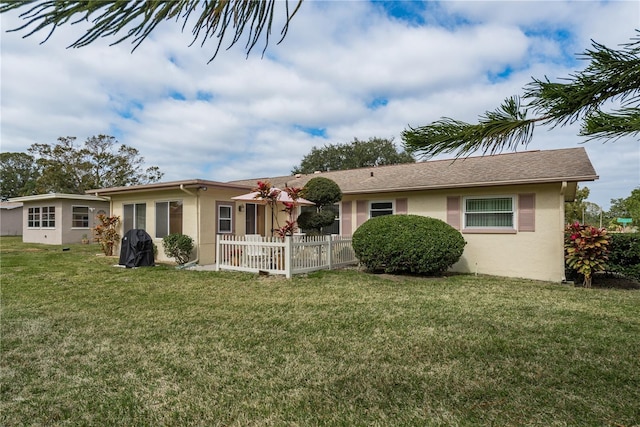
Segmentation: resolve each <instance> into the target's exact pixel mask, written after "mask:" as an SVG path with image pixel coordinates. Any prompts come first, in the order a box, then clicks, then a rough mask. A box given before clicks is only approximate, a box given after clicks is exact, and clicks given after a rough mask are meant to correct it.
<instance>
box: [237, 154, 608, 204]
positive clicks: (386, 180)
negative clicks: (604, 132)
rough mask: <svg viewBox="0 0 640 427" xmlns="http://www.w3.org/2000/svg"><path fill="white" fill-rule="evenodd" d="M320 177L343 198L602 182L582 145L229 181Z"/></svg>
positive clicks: (281, 182) (293, 183) (300, 181)
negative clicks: (354, 195) (366, 194)
mask: <svg viewBox="0 0 640 427" xmlns="http://www.w3.org/2000/svg"><path fill="white" fill-rule="evenodd" d="M317 176H322V177H325V178H329V179H331V180H333V181H334V182H335V183H336V184H338V186H340V189H341V190H342V192H343V193H344V194H358V193H380V192H391V191H407V190H426V189H438V188H461V187H484V186H494V185H513V184H530V183H551V182H563V181H567V182H580V181H594V180H596V179H598V175H596V171H595V170H594V168H593V165H592V164H591V161H590V160H589V157H588V155H587V152H586V150H585V149H584V148H582V147H579V148H566V149H558V150H544V151H525V152H520V153H508V154H497V155H491V156H480V157H466V158H459V159H456V160H432V161H426V162H417V163H406V164H400V165H390V166H378V167H366V168H360V169H349V170H341V171H329V172H322V173H320V174H317V173H316V174H308V175H296V176H279V177H261V178H254V179H245V180H239V181H231V182H230V183H233V184H240V185H249V186H255V185H256V182H257V181H258V180H263V181H264V180H269V181H270V182H271V183H272V184H273V185H274V186H277V187H285V186H287V185H288V186H290V187H303V186H304V185H305V184H306V182H307V181H309V180H310V179H311V178H314V177H317Z"/></svg>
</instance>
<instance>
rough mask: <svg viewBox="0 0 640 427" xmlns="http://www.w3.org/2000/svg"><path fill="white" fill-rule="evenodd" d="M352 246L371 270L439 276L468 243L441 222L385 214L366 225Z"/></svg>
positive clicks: (421, 217) (354, 236) (455, 259)
mask: <svg viewBox="0 0 640 427" xmlns="http://www.w3.org/2000/svg"><path fill="white" fill-rule="evenodd" d="M352 244H353V250H354V251H355V253H356V256H357V257H358V260H360V262H361V263H362V264H364V265H365V266H366V267H367V268H368V269H369V270H372V271H384V272H386V273H414V274H424V275H435V274H439V273H442V272H444V271H445V270H447V269H448V268H449V267H451V266H452V265H453V264H455V263H456V262H457V261H458V260H459V259H460V257H461V256H462V251H463V250H464V246H465V244H466V242H465V241H464V239H463V238H462V234H460V232H459V231H458V230H456V229H454V228H453V227H451V226H450V225H449V224H447V223H445V222H443V221H441V220H439V219H435V218H429V217H423V216H418V215H385V216H379V217H376V218H371V219H370V220H368V221H367V222H365V223H364V224H362V225H361V226H360V227H359V228H358V229H357V230H356V232H355V233H354V234H353V242H352Z"/></svg>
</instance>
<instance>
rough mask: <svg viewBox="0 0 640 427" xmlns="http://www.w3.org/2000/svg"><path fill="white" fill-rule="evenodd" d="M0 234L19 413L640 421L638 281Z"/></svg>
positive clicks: (30, 418) (6, 349)
mask: <svg viewBox="0 0 640 427" xmlns="http://www.w3.org/2000/svg"><path fill="white" fill-rule="evenodd" d="M0 243H1V266H0V268H1V287H2V288H1V290H2V312H1V339H2V343H1V349H0V351H1V371H0V372H1V377H0V384H1V401H0V405H1V406H0V425H2V426H24V425H47V426H55V425H65V426H67V425H82V426H108V425H120V426H161V425H175V426H185V425H202V426H216V425H220V426H309V425H311V426H318V425H329V426H375V425H379V426H389V425H402V426H415V425H434V426H436V425H442V426H451V425H460V426H465V425H496V426H509V425H511V426H520V425H538V426H554V425H555V426H627V427H628V426H632V425H639V423H640V291H637V290H617V289H591V290H587V289H583V288H575V287H570V286H565V285H559V284H549V283H541V282H533V281H525V280H513V279H500V278H493V277H474V276H451V277H447V278H437V279H434V278H424V279H422V278H411V277H408V278H398V277H388V276H375V275H369V274H365V273H362V272H358V271H354V270H351V271H347V270H345V271H334V272H321V273H317V274H310V275H308V276H304V277H296V278H294V279H292V280H286V279H283V278H277V277H263V276H260V277H258V276H255V275H250V274H235V273H215V272H201V271H185V270H176V269H174V268H172V267H168V266H159V267H154V268H140V269H122V268H114V267H113V266H112V265H113V264H115V263H116V260H115V259H113V258H105V257H99V256H96V255H95V254H96V252H98V247H97V246H95V245H90V246H87V245H85V246H83V245H69V248H70V250H68V251H62V250H61V248H60V247H58V246H44V245H23V244H22V243H20V241H19V239H16V238H2V239H1V240H0Z"/></svg>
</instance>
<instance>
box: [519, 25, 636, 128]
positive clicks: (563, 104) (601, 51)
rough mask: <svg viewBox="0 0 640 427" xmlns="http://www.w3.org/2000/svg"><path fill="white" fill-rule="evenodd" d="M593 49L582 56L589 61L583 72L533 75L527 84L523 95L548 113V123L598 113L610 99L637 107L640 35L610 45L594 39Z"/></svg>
mask: <svg viewBox="0 0 640 427" xmlns="http://www.w3.org/2000/svg"><path fill="white" fill-rule="evenodd" d="M592 46H593V47H592V49H588V50H587V51H586V52H584V53H583V54H581V55H580V56H579V58H580V59H584V60H588V61H590V62H589V65H588V66H587V67H586V68H585V69H584V70H583V71H581V72H578V73H574V74H571V75H570V77H569V78H567V79H564V80H565V81H566V83H564V82H561V83H553V82H551V81H549V79H548V78H545V79H543V80H538V79H534V80H533V82H531V83H529V85H527V87H526V88H525V90H526V91H525V95H524V98H526V99H531V100H532V101H531V103H530V107H531V108H532V110H533V111H535V112H537V113H539V114H543V115H545V116H546V117H547V120H546V123H547V124H551V125H553V126H557V125H561V126H564V125H565V124H568V123H573V122H576V121H578V120H582V119H584V118H585V117H587V116H589V115H591V114H595V113H596V112H597V111H599V110H600V108H601V107H602V106H603V104H604V103H605V102H607V101H618V102H621V103H622V105H623V107H637V106H638V103H639V102H640V39H639V38H637V37H636V38H633V39H632V42H630V43H627V44H624V45H622V48H621V49H619V50H614V49H610V48H608V47H606V46H604V45H602V44H599V43H596V42H595V41H592Z"/></svg>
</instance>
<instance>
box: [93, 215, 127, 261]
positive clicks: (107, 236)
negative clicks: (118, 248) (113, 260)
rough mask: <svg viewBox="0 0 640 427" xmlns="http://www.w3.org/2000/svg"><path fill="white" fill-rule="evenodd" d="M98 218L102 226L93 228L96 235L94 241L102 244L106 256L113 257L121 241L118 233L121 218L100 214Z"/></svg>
mask: <svg viewBox="0 0 640 427" xmlns="http://www.w3.org/2000/svg"><path fill="white" fill-rule="evenodd" d="M97 218H98V221H100V224H98V225H96V226H95V227H94V228H93V232H94V233H95V237H94V240H95V241H96V242H100V246H101V247H102V252H104V254H105V255H106V256H112V255H113V248H114V246H115V245H116V244H117V243H118V241H119V240H120V235H119V234H118V231H117V229H118V225H119V224H120V217H119V216H107V215H105V214H99V215H98V216H97Z"/></svg>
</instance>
